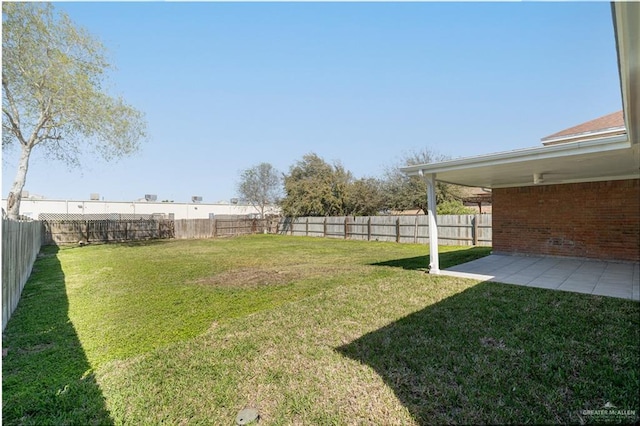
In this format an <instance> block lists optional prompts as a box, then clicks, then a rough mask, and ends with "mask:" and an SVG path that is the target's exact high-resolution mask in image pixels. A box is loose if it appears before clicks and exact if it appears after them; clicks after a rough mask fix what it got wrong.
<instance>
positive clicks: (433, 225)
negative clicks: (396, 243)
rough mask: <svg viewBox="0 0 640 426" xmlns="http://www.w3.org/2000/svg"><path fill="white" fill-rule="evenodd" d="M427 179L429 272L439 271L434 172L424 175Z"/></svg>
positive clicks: (436, 272) (435, 272)
mask: <svg viewBox="0 0 640 426" xmlns="http://www.w3.org/2000/svg"><path fill="white" fill-rule="evenodd" d="M425 179H426V181H427V210H428V212H427V214H428V215H429V260H430V261H429V273H430V274H436V275H437V274H439V273H440V259H439V258H438V220H437V214H436V207H437V203H436V174H435V173H431V174H429V175H426V176H425Z"/></svg>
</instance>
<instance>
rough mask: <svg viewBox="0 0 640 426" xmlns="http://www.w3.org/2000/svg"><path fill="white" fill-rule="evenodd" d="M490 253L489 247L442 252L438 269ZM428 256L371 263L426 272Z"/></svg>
mask: <svg viewBox="0 0 640 426" xmlns="http://www.w3.org/2000/svg"><path fill="white" fill-rule="evenodd" d="M490 253H491V247H472V248H468V249H459V250H453V251H443V252H440V253H439V256H438V257H439V259H440V269H446V268H450V267H452V266H455V265H459V264H461V263H466V262H471V261H472V260H476V259H479V258H481V257H484V256H488V255H489V254H490ZM429 258H430V257H429V255H424V256H416V257H407V258H404V259H393V260H387V261H385V262H377V263H372V264H371V265H374V266H391V267H394V268H402V269H408V270H427V268H428V266H429Z"/></svg>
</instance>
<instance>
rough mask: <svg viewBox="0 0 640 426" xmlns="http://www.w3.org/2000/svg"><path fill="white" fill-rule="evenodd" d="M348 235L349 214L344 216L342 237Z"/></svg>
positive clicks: (345, 237)
mask: <svg viewBox="0 0 640 426" xmlns="http://www.w3.org/2000/svg"><path fill="white" fill-rule="evenodd" d="M348 235H349V216H345V217H344V239H345V240H346V239H347V236H348Z"/></svg>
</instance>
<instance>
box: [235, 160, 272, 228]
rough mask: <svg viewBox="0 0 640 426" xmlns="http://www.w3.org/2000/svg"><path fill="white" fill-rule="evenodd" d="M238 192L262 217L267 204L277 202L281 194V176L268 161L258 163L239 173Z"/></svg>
mask: <svg viewBox="0 0 640 426" xmlns="http://www.w3.org/2000/svg"><path fill="white" fill-rule="evenodd" d="M238 194H239V195H240V196H241V197H242V198H243V199H245V200H247V201H248V202H250V203H251V205H253V206H254V207H255V208H256V209H257V210H258V211H259V212H260V217H261V218H263V219H264V210H265V207H266V206H268V205H274V204H277V203H278V201H279V199H280V196H281V195H282V177H281V174H280V172H279V171H278V170H276V169H275V168H274V167H273V166H272V165H271V164H269V163H260V164H257V165H255V166H253V167H251V168H249V169H246V170H243V171H242V173H241V174H240V182H239V184H238Z"/></svg>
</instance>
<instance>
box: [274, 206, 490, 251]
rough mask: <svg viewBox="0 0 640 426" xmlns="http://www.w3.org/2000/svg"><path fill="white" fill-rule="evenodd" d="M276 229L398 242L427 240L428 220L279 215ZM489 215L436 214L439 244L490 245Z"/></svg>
mask: <svg viewBox="0 0 640 426" xmlns="http://www.w3.org/2000/svg"><path fill="white" fill-rule="evenodd" d="M278 233H280V234H283V235H298V236H311V237H328V238H343V239H350V240H364V241H395V242H398V243H417V244H428V243H429V223H428V217H427V216H426V215H419V216H356V217H351V216H339V217H297V218H283V219H281V220H280V223H279V225H278ZM491 237H492V236H491V215H487V214H483V215H442V216H438V240H439V241H438V242H439V244H441V245H455V246H468V245H474V246H475V245H482V246H490V245H491Z"/></svg>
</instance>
